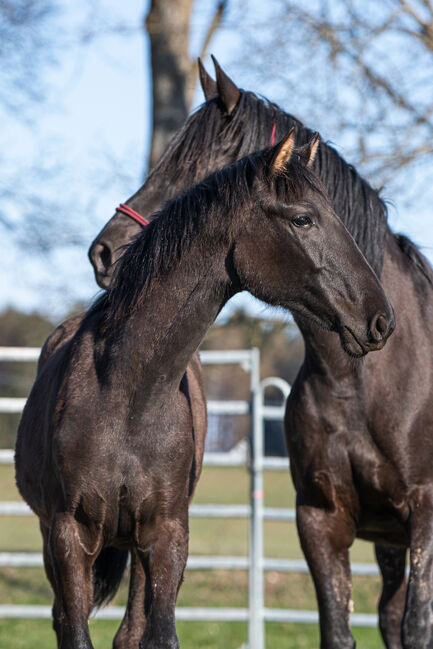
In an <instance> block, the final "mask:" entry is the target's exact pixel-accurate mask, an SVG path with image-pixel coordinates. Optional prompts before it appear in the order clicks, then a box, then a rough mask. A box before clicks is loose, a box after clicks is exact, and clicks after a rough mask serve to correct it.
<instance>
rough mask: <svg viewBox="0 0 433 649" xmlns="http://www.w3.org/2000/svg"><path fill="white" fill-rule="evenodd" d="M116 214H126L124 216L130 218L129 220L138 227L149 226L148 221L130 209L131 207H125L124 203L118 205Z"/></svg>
mask: <svg viewBox="0 0 433 649" xmlns="http://www.w3.org/2000/svg"><path fill="white" fill-rule="evenodd" d="M116 210H117V211H118V212H122V214H126V216H129V217H131V219H134V221H137V223H139V224H140V225H142V226H143V227H144V226H146V225H149V223H150V221H148V220H147V219H145V218H144V216H141V214H139V213H138V212H136V211H135V210H133V209H132V207H129V205H125V203H120V205H119V207H117V208H116Z"/></svg>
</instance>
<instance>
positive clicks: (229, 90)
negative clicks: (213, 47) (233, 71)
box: [211, 54, 241, 115]
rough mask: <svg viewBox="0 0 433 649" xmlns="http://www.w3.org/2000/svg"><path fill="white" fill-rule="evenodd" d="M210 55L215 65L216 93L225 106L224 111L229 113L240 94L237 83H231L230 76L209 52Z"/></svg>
mask: <svg viewBox="0 0 433 649" xmlns="http://www.w3.org/2000/svg"><path fill="white" fill-rule="evenodd" d="M211 57H212V61H213V64H214V66H215V74H216V83H217V88H218V94H219V96H220V99H221V101H222V102H223V104H224V106H225V108H226V111H227V112H228V114H229V115H230V114H231V113H232V112H233V109H234V107H235V106H236V104H237V103H238V101H239V97H240V96H241V91H240V90H239V88H238V87H237V85H236V84H235V83H233V81H232V80H231V79H230V77H228V76H227V75H226V73H225V72H224V70H223V69H222V68H221V67H220V65H219V63H218V61H217V60H216V58H215V57H214V55H213V54H211Z"/></svg>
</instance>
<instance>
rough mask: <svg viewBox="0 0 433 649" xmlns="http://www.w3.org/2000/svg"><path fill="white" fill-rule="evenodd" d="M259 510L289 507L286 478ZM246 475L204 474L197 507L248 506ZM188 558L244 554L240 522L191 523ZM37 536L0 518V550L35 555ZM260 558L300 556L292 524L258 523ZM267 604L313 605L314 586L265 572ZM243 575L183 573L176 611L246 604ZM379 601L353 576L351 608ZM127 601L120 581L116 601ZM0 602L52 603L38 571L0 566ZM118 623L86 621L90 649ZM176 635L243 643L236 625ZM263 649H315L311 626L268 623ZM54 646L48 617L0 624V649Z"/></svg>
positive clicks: (222, 645) (366, 642)
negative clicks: (261, 538)
mask: <svg viewBox="0 0 433 649" xmlns="http://www.w3.org/2000/svg"><path fill="white" fill-rule="evenodd" d="M265 489H266V505H267V506H269V507H293V502H294V493H293V488H292V485H291V481H290V477H289V474H288V473H271V472H269V473H267V474H266V476H265ZM248 493H249V482H248V473H247V472H246V471H245V470H243V469H216V468H207V469H205V471H204V473H203V476H202V478H201V481H200V484H199V487H198V489H197V493H196V497H195V501H194V502H196V503H247V502H248ZM18 498H19V496H18V494H17V492H16V489H15V486H14V481H13V469H12V467H8V466H0V500H16V499H18ZM190 527H191V540H190V554H194V555H200V554H201V555H210V554H220V555H226V554H228V555H245V554H246V553H247V550H248V523H247V521H242V520H223V519H221V520H219V519H218V520H209V519H208V520H204V519H192V520H191V526H190ZM40 548H41V542H40V534H39V529H38V526H37V522H36V519H34V518H28V517H27V518H25V517H22V518H20V517H3V518H1V519H0V551H5V550H10V551H40ZM265 551H266V556H267V557H276V558H301V557H302V552H301V550H300V547H299V543H298V539H297V534H296V529H295V525H294V524H293V523H279V522H267V523H266V526H265ZM351 558H352V560H353V561H373V550H372V546H371V545H369V544H367V543H362V542H356V543H355V545H354V546H353V548H352V553H351ZM265 581H266V606H267V607H275V608H295V609H296V608H297V609H310V610H314V609H315V608H316V602H315V596H314V589H313V585H312V582H311V579H310V577H309V576H308V575H300V574H290V575H288V574H284V573H278V572H268V573H267V574H266V580H265ZM247 586H248V577H247V574H246V573H245V572H229V571H219V572H206V571H189V572H187V573H186V576H185V582H184V584H183V586H182V588H181V591H180V596H179V600H178V605H179V606H241V607H244V606H246V605H247V598H248V591H247ZM378 596H379V580H378V579H376V578H371V577H368V578H367V577H354V595H353V599H354V602H355V610H356V611H357V612H368V613H374V612H375V611H376V605H377V600H378ZM125 600H126V582H125V583H124V584H123V585H122V587H121V589H120V591H119V593H118V595H117V597H116V599H115V602H114V603H115V604H117V605H122V604H124V603H125ZM0 603H1V604H6V603H11V604H12V603H14V604H51V590H50V587H49V585H48V583H47V581H46V578H45V575H44V572H43V570H42V569H39V568H15V569H14V568H3V569H0ZM117 626H118V622H111V621H102V620H93V621H92V622H91V634H92V640H93V642H94V645H95V649H102V648H107V649H108V648H109V647H110V646H111V641H112V638H113V636H114V634H115V631H116V628H117ZM177 628H178V635H179V638H180V641H181V646H182V648H183V649H197V648H204V649H239V648H240V647H241V646H242V645H243V644H244V643H245V642H246V639H247V627H246V624H242V623H198V622H179V623H178V624H177ZM353 633H354V636H355V638H356V640H357V647H358V648H359V649H379V647H383V645H382V643H381V640H380V638H379V633H378V632H377V631H376V630H375V629H356V628H355V629H354V631H353ZM266 640H267V643H266V646H267V649H292V648H293V649H294V648H295V647H296V648H297V649H317V647H318V644H319V643H318V629H317V628H316V626H310V625H294V624H290V625H289V624H277V623H268V624H267V626H266ZM34 647H38V648H43V649H45V648H46V649H55V641H54V634H53V632H52V630H51V622H50V621H48V620H1V619H0V649H10V648H16V649H34Z"/></svg>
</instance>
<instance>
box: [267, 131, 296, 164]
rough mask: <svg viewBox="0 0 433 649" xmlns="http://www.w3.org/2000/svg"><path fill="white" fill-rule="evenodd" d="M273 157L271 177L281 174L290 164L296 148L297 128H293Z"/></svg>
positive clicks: (277, 147)
mask: <svg viewBox="0 0 433 649" xmlns="http://www.w3.org/2000/svg"><path fill="white" fill-rule="evenodd" d="M274 148H275V152H274V156H273V162H272V167H271V175H272V176H273V175H275V174H278V173H281V172H282V171H284V169H285V168H286V165H287V163H288V162H289V160H290V158H291V156H292V153H293V149H294V148H295V127H294V126H292V128H291V129H290V131H289V133H288V135H287V136H286V137H285V138H284V139H283V140H281V142H280V143H279V144H277V146H276V147H274Z"/></svg>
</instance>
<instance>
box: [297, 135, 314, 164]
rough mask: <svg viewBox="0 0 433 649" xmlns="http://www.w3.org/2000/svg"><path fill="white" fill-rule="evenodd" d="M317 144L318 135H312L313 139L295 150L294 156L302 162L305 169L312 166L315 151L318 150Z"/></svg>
mask: <svg viewBox="0 0 433 649" xmlns="http://www.w3.org/2000/svg"><path fill="white" fill-rule="evenodd" d="M319 144H320V135H319V134H318V133H314V135H313V137H312V138H311V140H310V141H309V142H307V143H306V144H304V145H303V146H301V147H299V149H296V154H297V155H298V156H299V158H300V160H302V162H303V163H304V164H305V165H306V166H307V167H311V166H312V164H313V162H314V159H315V157H316V154H317V150H318V148H319Z"/></svg>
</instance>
